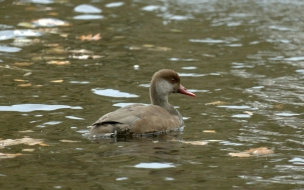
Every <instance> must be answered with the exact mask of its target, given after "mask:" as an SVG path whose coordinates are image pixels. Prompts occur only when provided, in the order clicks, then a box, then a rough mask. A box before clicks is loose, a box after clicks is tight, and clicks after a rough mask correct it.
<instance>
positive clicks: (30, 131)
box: [18, 130, 34, 133]
mask: <svg viewBox="0 0 304 190" xmlns="http://www.w3.org/2000/svg"><path fill="white" fill-rule="evenodd" d="M18 132H20V133H32V132H34V131H32V130H25V131H18Z"/></svg>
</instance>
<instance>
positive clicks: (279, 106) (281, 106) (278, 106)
mask: <svg viewBox="0 0 304 190" xmlns="http://www.w3.org/2000/svg"><path fill="white" fill-rule="evenodd" d="M273 107H274V108H276V109H282V108H283V104H278V105H274V106H273Z"/></svg>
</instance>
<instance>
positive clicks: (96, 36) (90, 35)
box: [77, 33, 101, 41]
mask: <svg viewBox="0 0 304 190" xmlns="http://www.w3.org/2000/svg"><path fill="white" fill-rule="evenodd" d="M77 38H78V39H80V40H82V41H84V40H88V41H93V40H94V41H96V40H100V39H101V36H100V33H98V34H95V35H94V36H93V35H92V34H89V35H82V36H80V37H77Z"/></svg>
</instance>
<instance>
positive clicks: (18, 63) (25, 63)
mask: <svg viewBox="0 0 304 190" xmlns="http://www.w3.org/2000/svg"><path fill="white" fill-rule="evenodd" d="M33 64H34V63H33V62H16V63H14V64H13V65H15V66H19V67H25V66H30V65H33Z"/></svg>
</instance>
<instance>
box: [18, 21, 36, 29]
mask: <svg viewBox="0 0 304 190" xmlns="http://www.w3.org/2000/svg"><path fill="white" fill-rule="evenodd" d="M18 26H21V27H25V28H35V26H34V25H33V24H32V23H30V22H20V23H19V24H18Z"/></svg>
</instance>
